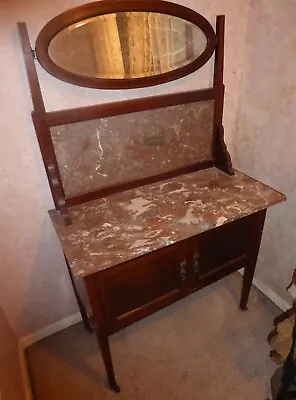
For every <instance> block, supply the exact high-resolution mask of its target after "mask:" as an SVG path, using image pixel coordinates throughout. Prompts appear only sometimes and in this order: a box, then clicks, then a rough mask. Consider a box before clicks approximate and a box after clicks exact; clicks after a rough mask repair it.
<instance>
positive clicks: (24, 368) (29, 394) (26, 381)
mask: <svg viewBox="0 0 296 400" xmlns="http://www.w3.org/2000/svg"><path fill="white" fill-rule="evenodd" d="M18 351H19V360H20V367H21V374H22V381H23V385H24V394H25V400H33V399H34V396H33V390H32V385H31V379H30V374H29V369H28V364H27V359H26V355H25V349H24V348H23V347H22V346H21V344H20V343H19V345H18Z"/></svg>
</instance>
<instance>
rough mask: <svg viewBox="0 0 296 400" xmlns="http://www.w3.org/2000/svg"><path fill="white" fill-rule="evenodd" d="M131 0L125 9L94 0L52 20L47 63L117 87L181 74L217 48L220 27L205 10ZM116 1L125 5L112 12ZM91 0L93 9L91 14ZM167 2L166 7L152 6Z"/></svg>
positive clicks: (42, 48) (42, 58)
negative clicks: (204, 14)
mask: <svg viewBox="0 0 296 400" xmlns="http://www.w3.org/2000/svg"><path fill="white" fill-rule="evenodd" d="M147 3H149V4H148V9H147ZM153 3H154V4H153ZM126 4H128V5H129V7H127V6H126V7H125V8H130V9H128V10H125V11H124V10H122V6H123V2H119V1H118V0H117V1H114V0H113V1H102V2H98V3H91V4H89V5H86V6H82V7H78V8H76V9H74V10H70V11H68V12H66V13H64V14H61V15H60V16H58V17H56V18H55V19H54V20H52V21H51V22H49V24H47V25H46V26H45V28H44V29H43V30H42V31H41V33H40V35H39V36H38V39H37V43H36V53H37V57H38V60H39V62H40V63H41V65H42V66H43V67H44V68H45V69H46V70H47V71H48V72H49V73H51V74H52V75H54V76H56V77H57V78H60V79H63V80H65V81H67V82H70V83H74V84H77V85H81V86H88V87H102V88H115V89H117V88H129V87H130V88H132V87H141V86H149V85H154V84H157V83H163V82H167V81H170V80H173V79H177V78H179V77H181V76H185V75H187V74H189V73H191V72H193V71H194V70H196V69H198V68H200V67H201V66H202V65H204V64H205V62H207V61H208V59H209V58H210V57H211V55H212V54H213V51H214V48H215V33H214V31H213V29H212V27H211V25H210V24H209V23H208V21H206V20H205V19H204V17H202V16H201V15H199V14H197V13H195V12H194V11H192V10H189V9H187V8H186V7H183V6H178V5H176V4H172V3H167V2H163V1H156V2H155V1H152V2H146V1H145V0H144V2H143V1H139V0H136V1H131V2H127V3H126ZM114 5H115V6H116V5H117V6H118V7H120V8H119V10H118V11H116V12H110V11H111V10H112V11H113V10H114ZM160 5H161V7H160ZM87 6H91V7H90V8H91V10H89V11H90V13H89V16H88V18H85V14H86V15H87V13H86V11H87ZM94 6H95V7H94ZM164 6H165V8H166V13H164V12H163V9H160V10H159V11H161V12H158V11H157V10H156V11H153V8H152V9H151V7H154V9H157V8H163V7H164ZM94 8H95V10H94ZM115 8H116V7H115ZM143 8H146V9H147V10H145V9H144V10H143ZM149 9H150V10H149ZM73 11H76V13H74V15H75V17H76V18H75V20H74V21H73V18H71V13H72V12H73ZM77 11H78V12H77ZM94 11H96V12H95V14H96V15H93V13H94ZM77 14H81V18H79V19H78V20H77ZM175 14H178V15H175ZM179 15H180V16H179ZM60 21H61V22H62V25H60ZM65 21H67V22H68V23H67V24H66V26H65Z"/></svg>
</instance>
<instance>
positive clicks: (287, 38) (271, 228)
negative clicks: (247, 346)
mask: <svg viewBox="0 0 296 400" xmlns="http://www.w3.org/2000/svg"><path fill="white" fill-rule="evenodd" d="M295 18H296V1H295V0H292V1H289V0H284V1H281V2H279V1H277V0H260V1H258V0H252V2H251V8H250V15H249V20H248V28H247V36H246V56H245V74H244V80H243V82H244V84H243V90H242V92H241V99H240V105H239V115H238V121H237V127H238V129H237V133H236V136H235V138H234V143H235V157H234V159H235V166H236V167H238V168H239V169H242V170H243V171H246V172H247V173H248V174H249V175H251V176H254V177H256V178H257V179H259V180H262V181H263V182H266V183H267V184H269V185H271V186H273V187H275V188H277V189H279V190H280V191H282V192H283V193H285V194H286V195H287V199H288V200H287V202H286V203H285V204H280V205H278V206H276V207H274V208H273V209H271V210H270V211H269V212H268V214H267V221H266V225H265V229H264V236H263V241H262V246H261V251H260V253H259V260H258V265H257V274H256V278H257V279H258V280H259V282H260V283H261V284H263V286H264V287H265V289H266V290H267V291H268V292H270V294H271V295H272V297H273V298H274V299H276V298H278V302H279V304H283V305H284V302H285V301H286V302H290V301H291V299H290V296H289V295H288V294H287V292H286V290H285V288H286V286H287V285H288V283H289V280H290V279H291V276H292V272H293V270H294V268H296V229H295V226H296V212H295V209H296V73H295V70H296V30H295ZM282 300H283V301H282Z"/></svg>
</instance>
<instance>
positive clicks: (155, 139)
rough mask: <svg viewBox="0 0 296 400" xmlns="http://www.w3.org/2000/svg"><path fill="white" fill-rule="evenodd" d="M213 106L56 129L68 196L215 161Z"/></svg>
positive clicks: (172, 109) (192, 106)
mask: <svg viewBox="0 0 296 400" xmlns="http://www.w3.org/2000/svg"><path fill="white" fill-rule="evenodd" d="M213 110H214V101H213V100H207V101H200V102H196V103H190V104H180V105H176V106H171V107H166V108H159V109H155V110H147V111H141V112H135V113H130V114H123V115H116V116H112V117H106V118H99V119H95V120H90V121H83V122H76V123H72V124H68V125H62V126H56V127H52V128H51V135H52V139H53V143H54V148H55V152H56V156H57V159H58V164H59V168H60V172H61V177H62V181H63V185H64V189H65V193H66V196H68V197H69V196H74V195H77V194H80V193H85V192H88V191H93V190H96V189H99V188H102V187H106V186H111V185H115V184H118V183H123V182H129V181H133V180H136V179H142V178H146V177H149V176H153V175H158V174H161V173H164V172H169V171H172V170H176V169H178V168H182V167H184V166H187V165H191V164H195V163H198V162H201V161H208V160H211V159H212V137H213Z"/></svg>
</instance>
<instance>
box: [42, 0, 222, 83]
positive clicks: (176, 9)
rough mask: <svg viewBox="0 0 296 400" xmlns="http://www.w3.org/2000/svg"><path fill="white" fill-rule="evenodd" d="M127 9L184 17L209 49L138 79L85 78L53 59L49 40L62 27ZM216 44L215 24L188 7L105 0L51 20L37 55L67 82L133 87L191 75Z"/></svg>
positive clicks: (152, 0)
mask: <svg viewBox="0 0 296 400" xmlns="http://www.w3.org/2000/svg"><path fill="white" fill-rule="evenodd" d="M124 11H146V12H159V13H163V14H168V15H172V16H177V17H179V18H182V19H185V20H187V21H189V22H191V23H193V24H194V25H197V26H198V27H199V28H200V29H201V30H202V31H203V32H204V34H205V36H206V38H207V45H206V49H205V50H204V51H203V53H202V54H201V55H200V56H199V57H198V58H196V59H195V60H194V61H193V62H191V63H189V64H188V65H185V66H183V67H180V68H178V69H176V70H174V71H169V72H165V73H162V74H159V75H155V76H150V77H142V78H136V79H102V78H91V77H86V76H83V75H79V74H75V73H71V72H70V71H67V70H65V69H64V68H61V67H59V66H58V65H57V64H56V63H54V62H53V60H52V59H51V58H50V56H49V53H48V48H49V45H50V42H51V40H52V39H53V38H54V36H55V35H56V34H57V33H59V32H60V31H61V30H63V29H65V28H66V27H68V26H70V25H72V24H75V23H78V22H81V21H83V20H84V19H87V18H91V17H94V16H97V15H104V14H109V13H116V12H124ZM215 45H216V36H215V33H214V30H213V28H212V25H211V24H210V23H209V22H208V21H207V20H206V19H205V18H204V17H203V16H202V15H200V14H198V13H197V12H195V11H193V10H191V9H189V8H187V7H184V6H181V5H179V4H175V3H170V2H167V1H160V0H149V1H146V0H125V1H122V0H102V1H98V2H93V3H89V4H85V5H82V6H79V7H76V8H73V9H71V10H68V11H66V12H64V13H62V14H60V15H58V16H57V17H55V18H54V19H52V20H51V21H50V22H48V24H46V25H45V27H44V28H43V29H42V31H41V32H40V34H39V36H38V38H37V42H36V54H37V58H38V61H39V62H40V64H41V65H42V66H43V68H44V69H45V70H46V71H47V72H48V73H50V74H51V75H53V76H55V77H56V78H58V79H61V80H63V81H65V82H69V83H72V84H74V85H79V86H86V87H89V88H100V89H132V88H139V87H147V86H152V85H159V84H162V83H166V82H170V81H172V80H175V79H179V78H182V77H184V76H186V75H189V74H191V73H192V72H194V71H196V70H197V69H199V68H201V67H202V66H203V65H204V64H205V63H206V62H207V61H208V60H209V59H210V58H211V56H212V54H213V52H214V49H215Z"/></svg>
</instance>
